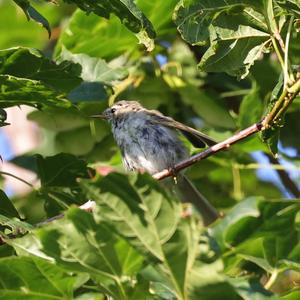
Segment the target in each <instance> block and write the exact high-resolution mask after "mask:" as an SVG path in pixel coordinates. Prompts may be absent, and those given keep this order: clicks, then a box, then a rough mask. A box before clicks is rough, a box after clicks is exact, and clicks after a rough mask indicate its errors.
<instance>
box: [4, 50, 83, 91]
mask: <svg viewBox="0 0 300 300" xmlns="http://www.w3.org/2000/svg"><path fill="white" fill-rule="evenodd" d="M80 71H81V68H80V66H78V65H77V64H74V63H72V62H69V61H62V62H61V63H60V64H57V63H55V62H53V61H51V60H49V59H48V58H46V57H45V56H44V55H43V54H42V53H41V52H40V51H38V50H36V49H32V48H23V47H15V48H11V49H5V50H0V73H1V74H2V75H11V76H14V77H19V78H20V79H22V78H24V79H31V80H35V81H39V82H40V83H43V84H45V85H47V86H50V87H52V88H54V89H57V90H59V91H61V92H69V91H71V90H72V89H73V88H74V87H76V86H77V85H79V84H80V83H81V81H82V80H81V79H80V78H79V75H80Z"/></svg>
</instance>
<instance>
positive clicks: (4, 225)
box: [0, 215, 33, 235]
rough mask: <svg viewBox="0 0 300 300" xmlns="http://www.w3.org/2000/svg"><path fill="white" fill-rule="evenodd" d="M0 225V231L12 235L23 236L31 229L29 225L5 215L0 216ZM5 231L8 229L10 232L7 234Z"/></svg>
mask: <svg viewBox="0 0 300 300" xmlns="http://www.w3.org/2000/svg"><path fill="white" fill-rule="evenodd" d="M0 225H1V231H3V232H4V233H5V234H12V235H18V234H25V233H27V232H30V231H31V230H32V229H33V226H32V225H31V224H29V223H26V222H24V221H20V220H18V219H15V218H9V217H7V216H5V215H0ZM6 229H9V231H10V232H7V231H6Z"/></svg>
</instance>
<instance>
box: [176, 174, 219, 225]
mask: <svg viewBox="0 0 300 300" xmlns="http://www.w3.org/2000/svg"><path fill="white" fill-rule="evenodd" d="M177 187H178V188H177V189H178V190H179V194H180V198H181V200H182V201H183V202H190V203H192V204H193V205H194V206H195V207H196V208H197V210H198V211H199V212H200V214H201V216H202V219H203V223H204V225H205V226H207V225H209V224H211V223H213V222H214V221H216V220H217V219H218V218H219V216H220V215H219V213H218V212H217V210H216V209H215V208H214V207H213V206H212V205H211V204H210V203H209V201H208V200H207V199H206V198H205V197H204V196H203V195H202V194H201V193H200V192H199V191H198V189H197V188H196V187H195V186H194V184H193V183H192V182H191V181H190V180H189V179H188V178H187V177H186V176H185V175H182V174H181V175H180V176H178V178H177Z"/></svg>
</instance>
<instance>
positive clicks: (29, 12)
mask: <svg viewBox="0 0 300 300" xmlns="http://www.w3.org/2000/svg"><path fill="white" fill-rule="evenodd" d="M13 1H14V2H15V3H16V4H17V5H19V6H20V7H21V8H22V10H23V11H24V13H25V15H26V17H27V19H28V20H30V19H32V20H34V21H36V22H37V23H38V24H40V25H42V26H43V27H44V28H45V29H46V30H47V32H48V36H49V38H50V36H51V29H50V25H49V22H48V20H47V19H46V18H44V17H43V16H42V15H41V14H40V13H39V12H38V11H37V10H36V9H35V8H34V7H32V6H31V5H30V1H29V0H13Z"/></svg>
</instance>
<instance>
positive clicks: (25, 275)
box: [0, 257, 77, 300]
mask: <svg viewBox="0 0 300 300" xmlns="http://www.w3.org/2000/svg"><path fill="white" fill-rule="evenodd" d="M0 277H1V282H0V290H1V291H0V299H7V300H9V299H30V300H44V299H45V300H50V299H62V300H63V299H71V298H72V297H73V292H74V285H75V281H76V278H77V276H74V275H70V274H68V273H67V272H65V271H64V270H63V269H61V268H59V267H57V266H55V265H54V264H53V263H50V262H48V261H45V260H42V259H39V258H29V257H9V258H1V259H0Z"/></svg>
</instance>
